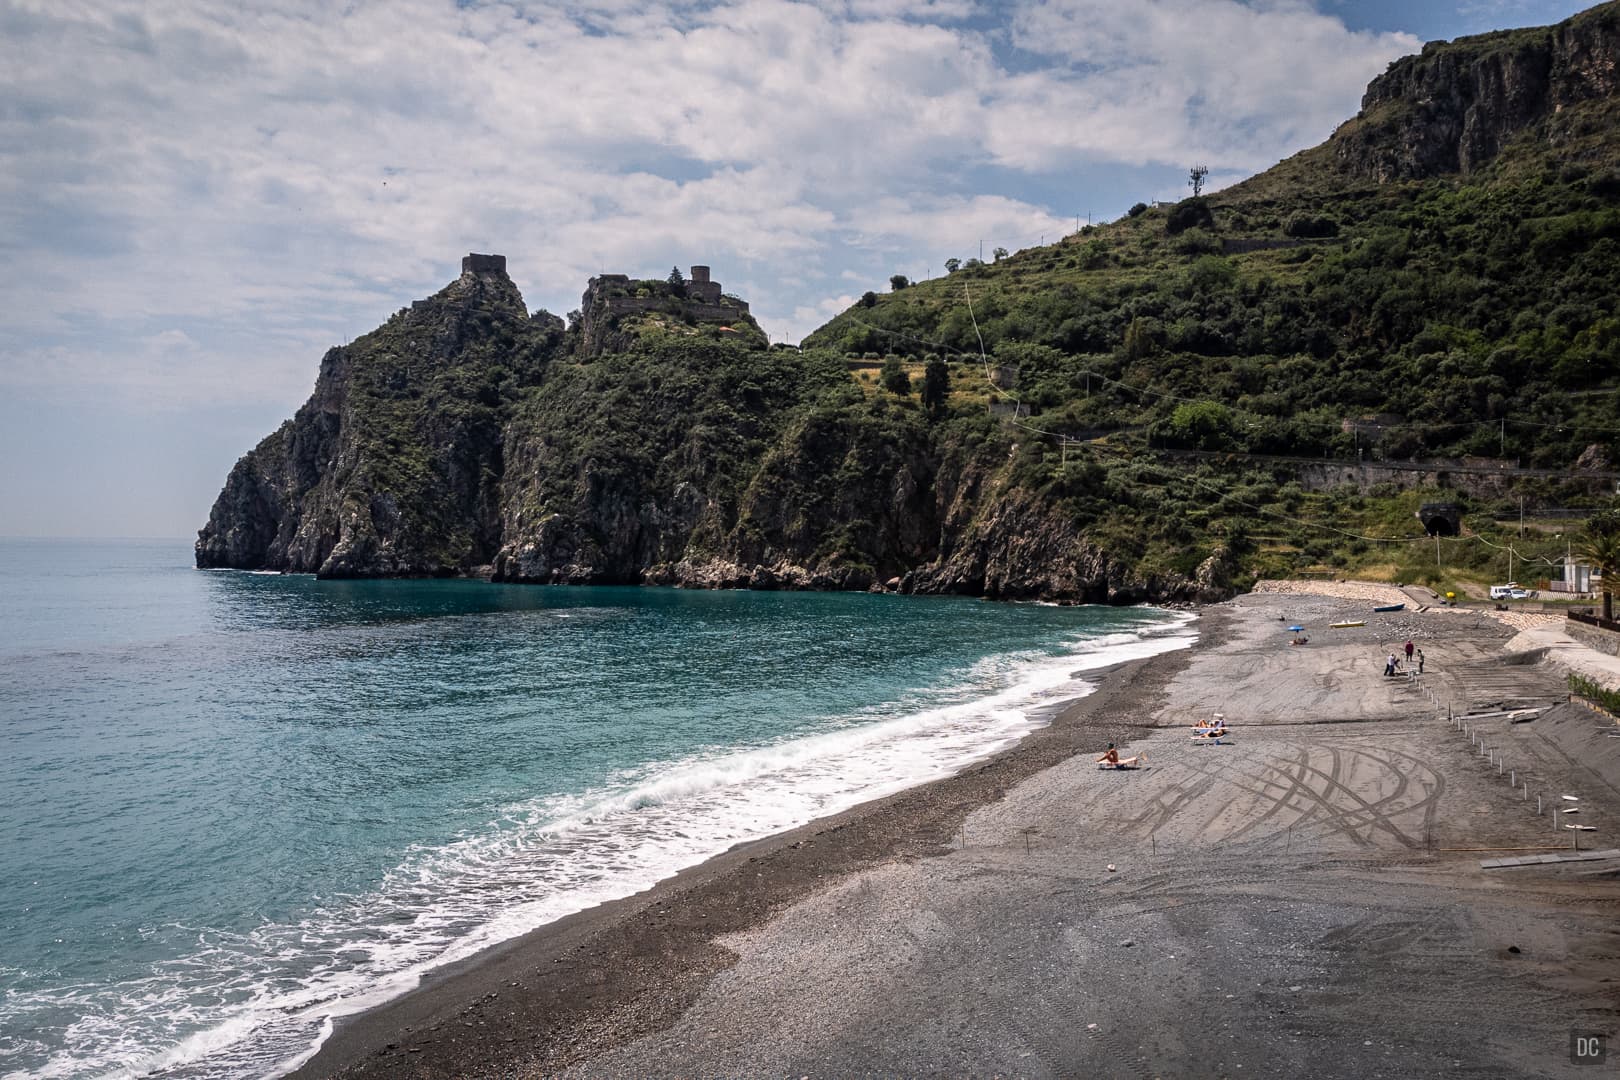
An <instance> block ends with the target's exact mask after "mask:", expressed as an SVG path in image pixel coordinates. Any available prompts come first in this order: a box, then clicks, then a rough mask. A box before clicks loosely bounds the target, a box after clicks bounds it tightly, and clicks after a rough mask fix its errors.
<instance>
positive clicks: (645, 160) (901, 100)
mask: <svg viewBox="0 0 1620 1080" xmlns="http://www.w3.org/2000/svg"><path fill="white" fill-rule="evenodd" d="M1585 6H1587V5H1586V4H1584V3H1566V2H1557V0H1427V2H1426V0H1368V2H1352V0H1314V2H1312V0H1245V2H1240V0H1131V2H1129V3H1125V2H1121V0H1019V2H1014V3H988V2H983V0H828V2H825V3H810V2H795V0H711V2H702V3H690V4H688V3H679V4H673V5H670V4H648V3H644V2H642V0H604V2H602V3H597V4H589V5H576V4H571V3H565V2H558V3H551V2H538V3H528V2H526V0H510V2H505V3H493V2H491V3H486V2H482V0H459V2H458V0H388V2H386V3H382V2H373V0H349V2H346V3H344V4H332V3H327V2H324V0H319V2H317V0H309V2H307V3H306V2H299V0H287V2H281V3H262V2H260V0H229V2H214V0H166V2H165V3H162V4H154V3H150V2H149V0H146V2H129V0H0V305H3V307H0V312H3V318H0V536H92V537H93V536H105V537H120V536H132V537H133V536H165V537H191V536H194V535H195V533H196V530H197V529H198V528H200V527H201V526H202V524H203V523H204V522H205V521H206V519H207V516H208V510H209V507H210V506H211V505H212V503H213V499H214V497H215V495H216V494H217V493H218V491H219V488H220V487H221V485H222V484H223V482H224V479H225V475H226V473H227V472H228V471H229V470H230V468H231V466H232V464H233V463H234V462H235V461H236V460H237V458H239V457H240V456H241V455H242V454H244V453H246V452H247V451H248V450H249V449H251V448H252V447H253V445H254V444H255V443H257V442H258V441H259V439H261V438H263V437H264V436H265V435H267V434H269V433H270V432H271V431H272V430H274V429H275V427H276V426H277V425H278V424H279V423H280V422H281V421H283V420H285V419H286V418H288V417H290V416H291V415H292V413H293V412H294V411H295V410H296V409H297V407H298V406H299V405H300V404H301V403H302V402H303V401H304V399H305V398H307V397H308V395H309V392H310V389H311V388H312V386H313V384H314V380H315V375H316V370H317V367H318V364H319V360H320V356H321V354H322V353H323V352H324V351H325V350H326V349H327V348H328V347H329V346H331V345H335V344H341V343H343V342H346V341H349V340H351V339H353V338H355V337H357V336H359V335H361V334H364V333H365V332H367V331H368V330H371V329H372V328H374V327H376V326H377V325H379V324H380V323H381V322H382V321H384V320H385V319H386V318H387V317H388V316H389V315H391V314H392V313H393V312H395V311H396V310H398V309H399V308H401V307H403V306H405V305H407V304H409V302H410V301H411V300H413V299H417V298H420V297H423V296H427V295H430V294H432V293H433V292H436V291H437V290H438V289H440V288H442V287H443V286H444V285H446V284H448V283H449V282H450V281H451V280H453V279H454V278H455V276H456V275H457V273H458V272H459V268H460V259H461V256H462V255H464V254H466V253H467V252H470V251H478V252H495V253H500V254H504V255H506V256H507V265H508V269H509V272H510V273H511V275H512V278H513V280H514V281H515V282H516V283H517V285H518V287H519V289H520V290H521V291H522V292H523V295H524V298H525V299H526V301H527V302H528V304H529V307H530V308H531V309H536V308H542V307H543V308H547V309H549V310H551V311H553V312H556V313H558V314H565V313H567V312H568V311H570V310H572V309H574V308H576V307H578V306H579V303H580V295H581V293H582V292H583V291H584V288H585V282H586V280H587V279H588V278H589V277H590V276H592V275H593V274H596V273H600V272H604V271H605V272H609V273H626V274H630V275H632V276H636V277H664V276H666V275H667V274H668V273H669V269H670V267H671V266H676V265H678V266H680V267H682V268H683V269H684V268H687V267H689V266H691V265H692V264H694V263H703V264H707V265H709V266H711V267H712V268H713V273H714V277H715V279H716V280H718V281H720V282H721V283H722V285H723V286H724V287H725V289H726V291H728V292H733V293H736V294H738V295H741V296H742V297H744V298H745V299H747V300H748V301H749V302H750V304H751V305H752V308H753V311H754V314H755V316H756V318H757V319H758V321H759V323H760V325H761V326H762V327H763V328H764V330H765V331H766V333H768V334H769V335H770V336H771V339H772V340H773V341H783V340H786V341H798V340H799V339H800V338H802V337H803V336H804V335H805V334H807V333H809V332H810V331H811V330H813V329H815V328H816V327H817V326H819V325H820V324H821V323H823V322H825V321H826V320H827V319H828V318H830V317H831V316H832V315H833V314H835V313H837V312H838V311H840V310H842V309H843V308H845V307H847V306H848V305H849V304H850V303H851V302H852V300H853V299H854V298H855V297H858V296H860V294H861V293H862V292H864V291H865V290H867V289H878V290H881V289H885V288H887V282H888V278H889V276H890V275H891V274H897V273H898V274H905V275H906V276H908V277H912V278H922V277H933V276H938V275H939V274H941V273H942V272H943V269H942V264H943V262H944V260H945V259H947V258H950V257H953V256H954V257H958V258H969V257H973V256H976V255H978V254H979V252H980V245H981V244H982V245H983V249H982V250H983V251H984V252H986V253H989V252H991V251H992V250H993V249H994V248H996V247H1005V248H1008V249H1009V250H1013V251H1016V250H1018V249H1020V248H1024V247H1030V246H1033V245H1036V244H1040V243H1043V242H1046V243H1050V242H1053V241H1055V240H1057V239H1059V238H1060V237H1061V236H1062V235H1064V234H1066V233H1068V232H1072V231H1073V230H1074V229H1075V227H1076V223H1077V222H1078V223H1082V224H1083V223H1084V222H1086V221H1087V220H1097V221H1103V220H1111V219H1113V218H1115V217H1118V216H1119V215H1120V214H1121V213H1123V212H1124V211H1125V210H1126V209H1127V208H1128V207H1129V206H1130V205H1131V204H1132V203H1134V202H1137V201H1138V200H1144V201H1152V200H1154V199H1166V200H1169V199H1177V198H1180V197H1182V196H1184V195H1185V194H1187V188H1186V181H1187V172H1188V168H1189V166H1190V165H1192V164H1194V163H1205V164H1207V165H1208V167H1209V169H1210V187H1212V188H1216V187H1220V186H1222V185H1225V184H1229V183H1232V182H1235V181H1236V180H1239V179H1242V178H1243V177H1246V176H1249V175H1252V174H1253V173H1256V172H1259V171H1261V170H1263V169H1265V168H1267V167H1269V166H1270V165H1272V164H1274V163H1276V162H1277V161H1279V160H1281V159H1282V158H1285V157H1287V156H1289V155H1290V154H1293V153H1295V152H1297V151H1299V150H1302V149H1305V148H1306V147H1309V146H1313V145H1315V144H1317V143H1319V142H1321V141H1323V140H1324V139H1325V138H1327V136H1328V135H1329V134H1330V133H1331V132H1332V130H1333V128H1334V127H1335V126H1336V125H1337V124H1338V123H1339V122H1340V121H1342V120H1344V119H1346V118H1347V117H1349V116H1351V115H1353V114H1354V113H1355V111H1356V109H1357V106H1358V103H1359V101H1360V97H1361V94H1362V92H1363V90H1364V89H1365V87H1366V84H1367V82H1368V81H1369V80H1370V79H1372V78H1373V77H1375V76H1376V75H1378V74H1379V73H1380V72H1382V71H1383V70H1384V68H1385V67H1386V66H1387V65H1388V64H1389V62H1390V61H1392V60H1394V59H1396V58H1397V57H1400V56H1403V55H1406V54H1408V53H1411V52H1415V51H1416V50H1417V49H1419V48H1420V47H1421V44H1422V42H1423V41H1425V40H1432V39H1436V38H1453V37H1458V36H1461V35H1464V34H1470V33H1478V32H1481V31H1484V30H1490V29H1498V28H1505V27H1511V26H1533V25H1540V24H1545V23H1551V22H1556V21H1559V20H1560V19H1563V18H1565V17H1567V16H1569V15H1571V14H1573V13H1574V12H1576V11H1578V10H1580V9H1581V8H1583V7H1585Z"/></svg>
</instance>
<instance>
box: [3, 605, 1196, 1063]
mask: <svg viewBox="0 0 1620 1080" xmlns="http://www.w3.org/2000/svg"><path fill="white" fill-rule="evenodd" d="M1191 620H1192V616H1188V615H1179V614H1178V615H1177V616H1175V617H1174V618H1172V619H1170V620H1167V621H1165V622H1160V623H1157V624H1152V625H1147V626H1143V627H1141V628H1139V629H1136V630H1133V631H1129V632H1122V633H1115V634H1108V635H1104V636H1102V637H1098V638H1090V639H1080V640H1076V641H1071V642H1069V643H1067V647H1068V648H1069V649H1070V650H1072V651H1069V652H1066V653H1063V654H1060V655H1057V656H1050V655H1042V656H1040V657H1038V658H1034V657H1030V655H1029V654H1027V653H1026V654H1014V655H1011V656H1009V655H1005V654H1004V655H1000V656H996V657H989V658H986V660H985V661H982V662H981V663H980V664H979V665H976V666H975V669H974V670H973V671H971V672H970V673H969V679H968V683H969V686H971V685H973V684H975V683H978V684H983V683H985V682H987V681H990V680H995V681H1001V680H1003V679H1005V678H1007V676H1008V670H1007V669H1008V667H1009V665H1010V666H1011V668H1012V675H1013V679H1012V681H1011V683H1010V684H1008V685H1004V686H1002V687H1001V688H1000V689H998V690H995V691H993V692H989V693H984V694H981V695H980V696H977V697H974V698H972V699H970V700H966V701H959V702H955V703H951V704H946V705H939V706H934V707H931V708H916V709H914V710H913V711H911V712H908V713H905V714H904V715H900V716H891V717H888V718H881V717H880V716H878V715H861V716H856V717H850V718H845V721H844V722H845V723H846V725H847V726H844V727H840V728H836V729H834V730H830V731H825V732H822V733H819V734H813V735H804V736H799V737H796V738H792V739H787V740H784V741H782V742H780V743H775V744H771V745H767V746H761V747H756V748H752V749H746V750H728V751H724V752H719V753H714V754H710V755H704V756H700V757H696V758H690V759H685V760H682V761H676V762H669V763H665V764H663V765H650V766H644V767H642V768H640V769H637V770H635V771H633V772H631V773H628V774H625V775H624V776H623V777H622V779H621V783H622V786H620V787H618V788H617V789H616V790H614V789H610V790H603V791H598V792H595V793H587V794H584V795H577V796H571V797H548V798H546V799H542V800H537V801H535V802H533V803H528V804H520V805H517V806H513V807H510V808H508V810H507V811H506V812H505V813H503V814H502V815H500V817H499V819H498V822H497V823H495V827H494V828H493V830H492V831H491V832H489V833H486V834H481V835H478V836H470V837H466V838H464V839H462V840H459V841H455V842H453V843H451V844H448V845H444V846H442V847H439V848H435V849H423V850H419V851H418V852H416V853H414V854H413V855H411V856H409V857H407V859H406V860H405V861H404V862H403V863H402V864H401V865H400V866H399V867H398V868H396V869H395V870H394V871H393V872H392V873H390V874H389V875H387V877H386V878H385V880H384V883H383V885H382V887H380V888H379V889H378V890H377V891H376V892H375V893H373V894H370V895H368V896H365V897H359V898H355V900H354V901H353V902H352V903H350V904H347V905H344V906H341V907H339V908H338V909H337V910H323V911H317V912H312V913H311V915H310V916H309V917H308V918H306V919H305V920H304V921H303V922H301V923H299V924H298V925H296V926H287V925H280V926H274V925H272V926H267V927H262V928H260V929H259V930H258V931H255V932H254V933H251V934H248V935H245V936H240V937H234V938H233V937H227V936H224V935H217V934H214V935H204V936H205V937H207V938H208V939H209V942H210V943H209V944H207V945H206V946H205V948H204V949H203V950H202V951H201V952H199V953H196V954H193V955H192V956H189V957H186V958H183V959H181V960H179V961H176V962H175V964H174V965H173V969H174V970H180V969H185V970H187V971H189V970H192V969H195V968H196V967H197V966H198V965H202V964H213V963H214V962H215V961H219V962H220V963H221V964H222V965H223V969H224V970H225V971H228V972H229V973H230V980H229V981H228V982H227V983H225V984H223V985H216V986H212V987H208V988H206V991H207V993H206V995H205V996H207V997H210V998H211V1000H212V1001H213V1002H215V1004H213V1005H209V1004H207V1003H206V1002H205V1003H202V1004H199V1003H197V1002H196V1001H195V1000H194V999H193V998H192V997H191V996H189V995H191V994H192V993H194V992H195V991H196V988H195V987H194V986H192V985H191V984H190V983H189V982H187V981H185V980H184V979H182V978H179V977H175V976H170V977H169V978H168V979H167V981H166V980H165V978H164V977H162V976H161V975H160V976H155V977H154V978H152V979H150V980H143V982H142V983H141V984H139V985H127V986H125V987H123V988H122V990H123V1000H124V1001H125V1002H131V1001H132V1000H133V999H134V998H135V996H136V994H137V993H138V994H140V995H141V1000H142V1005H141V1006H140V1008H142V1009H143V1010H149V1009H153V1008H156V1009H162V1010H166V1011H168V1012H169V1013H171V1014H172V1013H174V1012H175V1011H177V1010H178V1011H183V1012H184V1014H185V1015H186V1016H195V1017H196V1018H197V1019H201V1018H202V1016H203V1015H206V1013H207V1012H209V1011H215V1010H217V1009H218V1008H220V1007H221V1006H219V1005H218V1004H217V1002H218V1001H219V1000H220V999H224V1000H227V1001H229V1000H232V999H233V998H234V999H236V1000H237V1002H238V1003H237V1004H234V1005H225V1006H223V1007H224V1008H226V1009H228V1010H230V1011H229V1013H228V1014H227V1015H226V1016H224V1017H222V1018H219V1019H218V1020H217V1021H216V1022H214V1023H211V1024H210V1025H209V1026H208V1027H207V1028H206V1029H204V1030H200V1031H196V1032H194V1033H192V1034H190V1035H188V1036H186V1037H185V1038H184V1039H182V1040H181V1041H179V1042H178V1043H177V1044H174V1045H171V1046H170V1047H167V1048H165V1049H163V1050H159V1051H156V1052H152V1051H150V1050H148V1051H146V1052H139V1051H137V1050H136V1048H134V1047H132V1046H130V1045H129V1036H128V1034H127V1032H122V1031H117V1033H116V1035H115V1037H114V1038H112V1040H111V1043H112V1045H111V1046H108V1045H107V1044H106V1043H103V1044H102V1046H101V1050H102V1051H103V1053H102V1054H101V1055H99V1056H100V1059H101V1060H100V1061H99V1062H98V1063H96V1064H95V1065H92V1066H88V1067H93V1068H100V1069H110V1070H111V1071H110V1072H107V1073H106V1075H107V1076H117V1077H135V1076H141V1075H146V1074H148V1073H150V1072H152V1071H155V1070H169V1069H176V1068H183V1067H184V1066H186V1065H189V1064H194V1063H197V1062H200V1061H205V1060H206V1059H212V1060H211V1061H210V1062H209V1066H208V1072H209V1074H210V1075H214V1074H216V1073H217V1072H218V1071H219V1070H221V1069H223V1070H227V1071H228V1072H229V1073H230V1074H231V1075H284V1074H285V1073H287V1072H290V1071H292V1070H293V1069H296V1068H298V1067H299V1066H300V1065H302V1064H303V1063H305V1062H307V1061H308V1060H309V1059H310V1058H312V1057H313V1056H314V1055H315V1054H316V1053H317V1052H318V1051H319V1049H320V1047H321V1045H322V1044H323V1043H324V1042H325V1041H326V1039H327V1038H328V1037H329V1036H330V1034H331V1031H332V1028H333V1021H334V1019H335V1018H336V1017H340V1016H346V1015H350V1014H352V1013H356V1012H360V1011H364V1010H366V1009H370V1008H373V1007H375V1006H377V1005H380V1004H382V1003H384V1002H386V1001H388V1000H390V999H392V998H394V997H397V996H399V995H400V994H403V993H405V992H407V991H409V990H411V989H413V988H414V987H415V986H416V985H418V984H419V982H420V980H421V977H422V976H423V975H424V974H426V973H427V972H430V971H432V970H434V969H436V968H439V967H442V966H444V965H445V964H449V963H454V962H455V961H457V960H461V959H465V958H467V957H469V956H472V955H474V954H476V953H478V952H480V951H482V950H483V949H486V948H488V947H490V946H492V945H495V944H498V943H500V942H502V941H506V940H509V939H511V938H514V937H517V936H519V935H521V934H524V933H527V932H529V931H530V930H533V929H535V928H536V927H539V926H543V925H545V924H547V923H550V922H554V921H556V920H557V919H560V918H562V917H564V916H566V915H569V914H573V913H574V912H577V911H582V910H585V909H587V908H590V907H594V906H596V905H598V904H601V903H604V902H607V901H609V900H614V899H619V898H621V897H624V896H629V895H632V894H634V893H636V892H640V891H642V890H643V889H646V888H650V887H651V886H652V885H654V884H656V883H657V882H658V881H661V880H663V879H665V878H668V877H670V876H672V875H674V874H675V873H677V872H679V871H680V870H682V869H684V868H686V867H689V866H693V865H696V864H697V863H700V862H702V861H704V860H705V859H707V858H710V857H712V856H714V855H718V854H720V853H721V852H723V851H725V850H727V849H729V848H731V847H733V846H735V845H736V844H738V843H743V842H746V841H750V840H757V839H761V838H763V837H766V836H770V835H773V834H776V833H779V832H782V831H784V830H787V829H791V828H795V827H797V826H800V825H803V824H806V823H807V822H810V821H813V820H816V819H817V818H822V817H826V816H828V815H830V814H834V813H837V812H839V811H841V810H844V809H847V808H849V807H851V806H854V805H856V804H858V803H861V802H866V801H868V800H871V799H874V798H878V797H881V796H883V795H887V794H891V793H893V792H895V791H900V790H903V789H905V788H908V787H913V786H916V785H917V784H920V783H925V782H927V781H930V780H934V779H938V778H940V777H943V776H948V775H951V774H952V773H955V772H957V771H959V770H961V769H962V768H965V767H966V766H967V765H969V764H971V763H972V762H974V761H978V760H981V759H983V758H984V757H986V756H988V755H990V754H993V753H995V752H997V751H999V750H1001V749H1004V748H1005V747H1007V746H1009V745H1011V744H1013V743H1014V742H1016V741H1017V740H1018V739H1020V738H1022V737H1023V736H1025V735H1026V734H1028V733H1029V732H1030V731H1032V730H1034V729H1035V728H1037V727H1040V726H1043V725H1044V724H1046V723H1047V722H1049V718H1050V714H1051V710H1050V709H1044V708H1040V707H1039V706H1042V705H1046V704H1049V703H1050V702H1051V701H1052V700H1053V699H1055V698H1059V697H1079V696H1083V695H1084V694H1087V693H1090V692H1091V690H1092V689H1093V687H1092V686H1091V685H1090V684H1088V683H1085V682H1083V681H1079V680H1077V679H1075V677H1074V676H1075V674H1076V673H1078V672H1085V671H1091V670H1095V669H1097V668H1101V667H1106V666H1109V665H1111V664H1115V663H1119V662H1121V661H1125V660H1132V659H1141V658H1145V657H1148V656H1153V655H1156V654H1159V653H1163V652H1169V651H1173V650H1176V649H1182V648H1186V647H1187V646H1189V645H1191V644H1192V643H1193V642H1194V641H1195V640H1196V634H1194V633H1191V632H1189V631H1188V628H1187V623H1188V622H1190V621H1191ZM987 689H988V687H987ZM891 707H892V706H891ZM902 707H903V706H902ZM356 956H363V957H364V959H362V960H356ZM309 957H313V958H314V959H315V963H314V965H313V969H312V970H307V971H305V972H303V973H302V974H297V973H295V972H291V971H288V970H287V968H286V966H285V965H286V964H287V963H288V962H289V961H297V960H299V959H301V958H309ZM289 981H292V982H293V985H291V986H289V985H288V984H289ZM86 989H88V988H86ZM81 1000H82V999H81ZM84 1003H85V1004H89V1003H88V1002H84ZM58 1004H62V1003H61V1002H59V1003H58ZM215 1015H216V1016H217V1011H216V1012H215ZM126 1017H127V1013H124V1014H121V1015H120V1016H107V1015H106V1014H105V1013H102V1014H101V1015H99V1016H97V1017H95V1018H94V1020H92V1018H91V1017H89V1016H86V1017H85V1019H84V1020H83V1021H82V1022H81V1023H82V1024H83V1025H84V1028H85V1030H81V1031H80V1034H81V1035H84V1036H86V1039H85V1041H90V1042H94V1041H97V1040H95V1039H94V1038H93V1034H94V1031H96V1030H99V1029H100V1028H106V1027H109V1026H111V1027H113V1029H114V1030H115V1031H116V1029H117V1026H118V1025H119V1023H120V1021H122V1020H123V1019H125V1018H126ZM76 1026H78V1025H76ZM310 1029H313V1030H310ZM277 1032H279V1033H280V1035H281V1037H282V1038H283V1039H286V1038H290V1037H292V1036H294V1035H297V1037H298V1038H300V1039H308V1042H306V1043H305V1044H304V1047H303V1048H302V1049H300V1050H297V1051H296V1052H293V1053H291V1054H290V1055H289V1053H288V1052H287V1047H286V1046H285V1045H282V1047H281V1048H280V1049H275V1048H274V1047H270V1046H261V1047H259V1048H258V1049H257V1050H255V1049H254V1048H253V1046H252V1045H251V1040H252V1039H253V1037H254V1036H255V1035H258V1036H260V1037H261V1039H265V1040H269V1039H271V1038H272V1037H273V1036H275V1035H276V1033H277ZM243 1043H249V1044H250V1045H246V1046H243V1045H240V1044H243ZM81 1045H82V1043H81ZM120 1048H122V1052H120ZM109 1051H110V1053H109ZM66 1053H70V1052H64V1053H62V1054H59V1055H58V1056H57V1057H55V1058H53V1059H52V1060H51V1061H49V1062H48V1063H46V1065H45V1066H44V1067H43V1069H41V1070H39V1071H36V1072H33V1073H28V1074H20V1075H23V1076H27V1077H31V1078H47V1077H58V1076H65V1075H79V1074H82V1073H84V1072H85V1071H86V1069H87V1063H86V1062H85V1061H84V1060H83V1059H82V1058H81V1059H79V1060H69V1059H67V1058H66ZM120 1059H121V1060H120ZM115 1062H118V1063H119V1064H116V1065H115V1064H114V1063H115ZM215 1066H217V1068H216V1067H215ZM267 1071H268V1072H267Z"/></svg>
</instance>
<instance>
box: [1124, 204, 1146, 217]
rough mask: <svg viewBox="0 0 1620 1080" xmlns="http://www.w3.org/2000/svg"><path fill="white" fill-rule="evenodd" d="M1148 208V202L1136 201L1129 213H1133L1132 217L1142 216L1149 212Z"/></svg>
mask: <svg viewBox="0 0 1620 1080" xmlns="http://www.w3.org/2000/svg"><path fill="white" fill-rule="evenodd" d="M1147 209H1148V204H1147V203H1145V202H1139V203H1136V204H1135V205H1133V206H1132V207H1131V208H1130V210H1129V211H1128V213H1129V214H1130V215H1131V217H1141V216H1142V215H1143V214H1145V213H1147Z"/></svg>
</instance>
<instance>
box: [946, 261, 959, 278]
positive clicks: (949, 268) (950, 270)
mask: <svg viewBox="0 0 1620 1080" xmlns="http://www.w3.org/2000/svg"><path fill="white" fill-rule="evenodd" d="M960 269H962V260H961V259H946V260H945V272H946V273H947V274H954V273H956V272H957V271H958V270H960Z"/></svg>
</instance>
